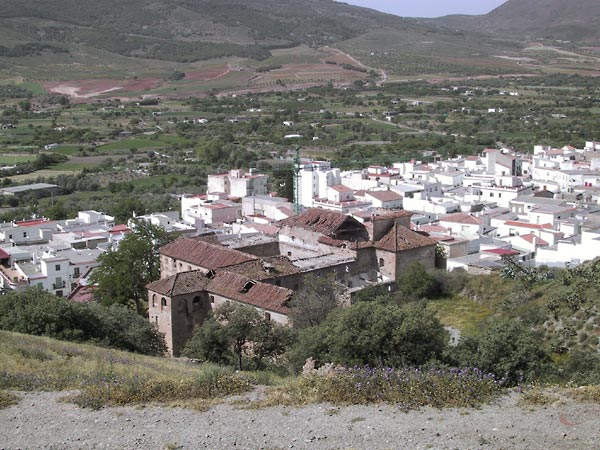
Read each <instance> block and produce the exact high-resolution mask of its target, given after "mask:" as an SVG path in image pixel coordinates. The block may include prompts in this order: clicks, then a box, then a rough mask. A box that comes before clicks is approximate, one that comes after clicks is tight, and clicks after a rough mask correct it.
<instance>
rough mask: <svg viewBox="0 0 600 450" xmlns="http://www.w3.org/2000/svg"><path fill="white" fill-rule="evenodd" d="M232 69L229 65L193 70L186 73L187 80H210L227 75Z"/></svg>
mask: <svg viewBox="0 0 600 450" xmlns="http://www.w3.org/2000/svg"><path fill="white" fill-rule="evenodd" d="M230 70H231V69H229V67H228V66H227V65H225V64H224V65H222V66H216V67H208V68H206V69H202V70H193V71H190V72H186V73H185V80H186V81H208V80H214V79H215V78H221V77H224V76H225V75H227V74H228V73H229V72H230Z"/></svg>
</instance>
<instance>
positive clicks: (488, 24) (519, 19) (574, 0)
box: [432, 0, 600, 43]
mask: <svg viewBox="0 0 600 450" xmlns="http://www.w3.org/2000/svg"><path fill="white" fill-rule="evenodd" d="M432 23H438V24H441V25H444V26H447V27H450V28H455V29H460V30H467V31H476V32H480V33H487V34H495V35H502V36H504V37H506V38H517V39H521V38H525V37H527V38H546V39H555V40H568V41H575V42H590V43H597V42H600V27H599V26H598V24H599V23H600V1H598V0H508V1H507V2H506V3H504V4H503V5H501V6H499V7H498V8H496V9H494V10H493V11H492V12H490V13H488V14H486V15H482V16H460V15H454V16H446V17H442V18H439V19H435V20H434V21H432Z"/></svg>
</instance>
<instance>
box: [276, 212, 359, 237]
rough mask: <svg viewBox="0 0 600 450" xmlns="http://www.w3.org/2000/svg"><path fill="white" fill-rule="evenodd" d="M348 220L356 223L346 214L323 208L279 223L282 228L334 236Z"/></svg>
mask: <svg viewBox="0 0 600 450" xmlns="http://www.w3.org/2000/svg"><path fill="white" fill-rule="evenodd" d="M347 220H350V221H354V222H356V224H357V225H360V224H359V223H358V222H357V221H356V219H354V218H352V217H350V216H347V215H345V214H341V213H338V212H336V211H331V210H327V209H321V208H309V209H307V210H306V211H304V212H303V213H302V214H299V215H297V216H295V217H289V218H287V219H283V220H282V221H280V222H279V224H280V225H282V226H289V227H299V228H304V229H305V230H310V231H313V232H316V233H321V234H325V235H329V234H333V233H335V231H337V229H338V228H339V227H340V226H342V224H343V223H344V222H346V221H347Z"/></svg>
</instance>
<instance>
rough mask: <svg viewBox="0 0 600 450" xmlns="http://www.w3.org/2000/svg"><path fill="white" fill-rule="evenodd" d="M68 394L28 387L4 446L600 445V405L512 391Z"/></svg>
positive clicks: (3, 414) (2, 428) (6, 422)
mask: <svg viewBox="0 0 600 450" xmlns="http://www.w3.org/2000/svg"><path fill="white" fill-rule="evenodd" d="M64 395H65V394H64V393H26V394H22V396H23V397H22V400H21V403H20V404H19V405H17V406H14V407H10V408H7V409H5V410H2V411H0V448H2V449H17V448H21V449H37V448H39V449H42V448H43V449H100V448H104V449H140V448H143V449H145V450H150V449H167V448H169V449H174V448H180V449H201V448H207V449H280V448H281V449H283V448H286V449H287V448H295V449H369V450H371V449H474V448H482V449H528V450H533V449H553V450H554V449H565V450H567V449H568V450H572V449H597V448H599V447H600V405H598V404H591V403H576V402H574V401H571V400H563V401H561V402H557V403H555V404H553V405H549V406H541V407H532V408H529V407H521V406H519V405H518V404H517V402H518V399H519V396H518V395H517V394H512V395H510V396H507V397H504V398H502V399H500V400H499V401H497V402H496V403H495V404H493V405H489V406H485V407H483V408H481V409H448V410H435V409H429V408H426V409H423V410H421V411H410V412H403V411H401V410H400V409H399V408H397V407H393V406H387V405H381V406H352V407H342V408H337V407H332V406H330V405H313V406H307V407H303V408H290V407H277V408H266V409H258V410H245V409H240V406H239V405H237V406H236V405H234V404H232V403H226V404H221V405H219V406H216V407H214V408H212V409H210V410H208V411H206V412H197V411H192V410H186V409H181V408H163V407H147V408H129V407H128V408H106V409H102V410H100V411H89V410H85V409H80V408H78V407H77V406H75V405H73V404H70V403H66V402H61V401H59V399H60V398H61V397H64Z"/></svg>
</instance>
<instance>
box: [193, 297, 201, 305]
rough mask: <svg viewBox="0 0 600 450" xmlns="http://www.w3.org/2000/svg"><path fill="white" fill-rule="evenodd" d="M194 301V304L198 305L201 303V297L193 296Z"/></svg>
mask: <svg viewBox="0 0 600 450" xmlns="http://www.w3.org/2000/svg"><path fill="white" fill-rule="evenodd" d="M192 303H193V304H194V305H198V304H200V297H198V296H195V297H194V298H193V300H192Z"/></svg>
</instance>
